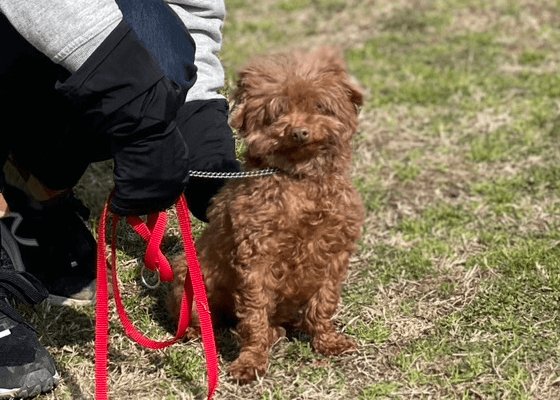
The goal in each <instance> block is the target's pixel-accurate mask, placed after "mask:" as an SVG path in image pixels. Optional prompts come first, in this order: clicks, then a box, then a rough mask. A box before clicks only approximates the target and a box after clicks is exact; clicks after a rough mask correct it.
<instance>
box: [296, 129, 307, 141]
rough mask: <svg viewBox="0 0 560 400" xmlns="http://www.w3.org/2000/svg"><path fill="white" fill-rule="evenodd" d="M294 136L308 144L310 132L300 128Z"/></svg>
mask: <svg viewBox="0 0 560 400" xmlns="http://www.w3.org/2000/svg"><path fill="white" fill-rule="evenodd" d="M292 135H293V137H294V139H295V140H298V141H300V142H306V141H307V139H308V138H309V131H308V130H307V129H306V128H298V129H294V130H293V132H292Z"/></svg>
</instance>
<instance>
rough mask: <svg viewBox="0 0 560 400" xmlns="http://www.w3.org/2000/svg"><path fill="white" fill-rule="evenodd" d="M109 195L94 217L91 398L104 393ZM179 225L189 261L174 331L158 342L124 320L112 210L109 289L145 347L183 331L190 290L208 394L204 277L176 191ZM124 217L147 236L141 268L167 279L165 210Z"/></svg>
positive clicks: (210, 352) (210, 336) (213, 362)
mask: <svg viewBox="0 0 560 400" xmlns="http://www.w3.org/2000/svg"><path fill="white" fill-rule="evenodd" d="M111 197H112V196H109V199H108V200H107V203H106V204H105V208H104V210H103V215H102V217H101V221H100V223H99V237H98V245H97V303H96V327H95V378H96V392H95V393H96V399H98V400H106V399H108V395H109V393H108V391H109V389H108V383H107V382H108V356H107V353H108V344H109V311H108V310H109V291H108V283H107V278H108V275H107V253H106V249H105V243H106V230H107V217H108V213H109V209H108V205H109V203H110V201H111ZM175 206H176V208H177V216H178V219H179V227H180V229H181V234H182V236H183V246H184V250H185V255H186V257H187V263H188V267H189V274H188V276H189V277H190V280H189V279H185V290H184V292H183V297H182V299H181V312H180V315H179V324H178V327H177V333H176V335H175V337H174V338H173V339H171V340H167V341H163V342H158V341H155V340H152V339H150V338H148V337H146V336H144V335H143V334H142V333H141V332H140V331H139V330H138V329H136V328H135V327H134V325H133V323H132V322H131V321H130V318H129V317H128V314H127V312H126V310H125V308H124V305H123V303H122V298H121V295H120V290H119V286H118V274H117V259H116V257H117V256H116V254H117V252H116V239H115V238H116V230H117V223H118V219H119V217H118V215H114V216H113V229H112V240H111V272H112V281H113V294H114V297H115V303H116V305H117V311H118V313H119V317H120V319H121V322H122V324H123V326H124V329H125V332H126V334H127V336H128V337H130V338H131V339H132V340H134V341H136V342H137V343H139V344H140V345H142V346H144V347H147V348H150V349H163V348H165V347H168V346H170V345H172V344H174V343H176V342H177V340H179V339H180V338H181V337H183V336H184V335H185V333H186V330H187V328H188V326H189V323H190V320H191V307H192V301H193V294H194V298H195V300H196V306H197V311H198V314H199V318H200V324H201V331H202V341H203V344H204V350H205V353H206V365H207V370H208V399H212V398H213V396H214V393H215V392H216V389H217V386H218V355H217V351H216V342H215V340H214V331H213V328H212V320H211V317H210V309H209V307H208V300H207V297H206V289H205V286H204V279H203V277H202V273H201V271H200V264H199V263H198V258H197V256H196V249H195V246H194V241H193V239H192V232H191V221H190V216H189V209H188V206H187V202H186V200H185V197H184V196H183V195H182V196H181V197H180V198H179V200H178V201H177V203H176V205H175ZM127 221H128V223H129V224H130V225H131V226H132V227H133V228H134V230H135V231H136V232H137V233H138V234H139V235H140V236H141V237H142V238H143V239H144V240H145V241H146V242H148V247H147V250H146V256H145V259H144V261H145V265H146V267H147V268H149V269H151V270H152V271H154V272H157V273H159V274H160V278H161V280H162V281H164V282H170V281H172V280H173V271H172V269H171V266H170V265H169V261H167V259H166V258H165V256H164V255H163V254H162V252H161V249H160V247H161V242H162V240H163V236H164V233H165V226H166V222H167V214H166V213H165V212H161V213H158V214H151V215H148V218H147V224H145V223H144V221H143V220H142V219H141V218H139V217H128V218H127Z"/></svg>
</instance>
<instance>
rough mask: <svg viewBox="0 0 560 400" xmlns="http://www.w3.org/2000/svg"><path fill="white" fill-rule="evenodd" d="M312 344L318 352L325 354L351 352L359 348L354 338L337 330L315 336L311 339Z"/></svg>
mask: <svg viewBox="0 0 560 400" xmlns="http://www.w3.org/2000/svg"><path fill="white" fill-rule="evenodd" d="M311 345H312V346H313V349H314V350H315V351H316V352H317V353H321V354H323V355H325V356H334V355H337V354H342V353H350V352H352V351H354V350H356V349H357V348H358V345H357V344H356V342H355V341H354V340H352V339H350V338H349V337H347V336H345V335H343V334H341V333H336V332H333V333H331V334H326V335H321V336H316V337H314V338H313V339H312V340H311Z"/></svg>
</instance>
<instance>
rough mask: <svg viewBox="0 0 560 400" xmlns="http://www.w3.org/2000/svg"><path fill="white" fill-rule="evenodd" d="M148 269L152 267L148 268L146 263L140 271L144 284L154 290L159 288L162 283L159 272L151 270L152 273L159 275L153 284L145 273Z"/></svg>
mask: <svg viewBox="0 0 560 400" xmlns="http://www.w3.org/2000/svg"><path fill="white" fill-rule="evenodd" d="M146 271H150V269H148V268H146V266H145V265H144V266H143V267H142V270H141V271H140V278H141V279H142V283H143V284H144V286H146V287H147V288H148V289H152V290H153V289H157V288H158V287H159V285H160V284H161V278H160V275H159V272H157V271H156V272H153V271H150V272H152V275H155V276H156V277H157V281H156V283H154V284H151V283H148V280H147V279H146V275H145V272H146ZM150 280H153V279H150Z"/></svg>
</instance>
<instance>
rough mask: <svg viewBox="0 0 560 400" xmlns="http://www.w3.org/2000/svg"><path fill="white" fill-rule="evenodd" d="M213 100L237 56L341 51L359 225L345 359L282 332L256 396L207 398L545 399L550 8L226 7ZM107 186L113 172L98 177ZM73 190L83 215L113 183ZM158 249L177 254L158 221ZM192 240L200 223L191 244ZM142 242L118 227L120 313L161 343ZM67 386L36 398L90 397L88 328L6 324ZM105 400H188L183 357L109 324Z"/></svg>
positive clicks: (191, 360) (187, 363) (162, 326)
mask: <svg viewBox="0 0 560 400" xmlns="http://www.w3.org/2000/svg"><path fill="white" fill-rule="evenodd" d="M227 6H228V16H227V19H226V23H225V25H224V48H223V51H222V52H221V53H220V57H221V59H222V62H223V64H224V67H225V69H226V88H225V89H224V93H226V94H229V93H232V91H233V90H234V89H235V81H236V78H237V70H238V68H239V67H240V66H242V65H243V64H245V63H246V62H248V61H249V60H250V59H251V58H252V57H254V56H257V55H261V54H269V53H275V52H278V51H282V50H289V49H293V48H299V47H303V48H312V47H315V46H317V45H320V44H333V45H336V46H339V47H340V48H341V49H342V50H343V52H344V55H345V58H346V60H347V63H348V68H349V70H350V71H351V73H352V74H353V75H354V76H355V78H356V79H357V80H358V81H359V82H360V84H361V86H362V87H363V88H364V91H365V105H364V107H363V109H362V112H361V115H360V122H361V128H360V132H359V133H358V135H356V140H355V143H354V149H355V151H354V158H353V164H354V169H353V171H352V179H353V182H354V184H355V186H356V187H357V189H358V191H359V192H360V194H361V197H362V199H363V202H364V206H365V209H366V219H365V226H364V230H363V237H362V238H361V239H360V241H359V243H358V247H359V249H358V252H357V254H356V255H355V256H354V258H353V260H352V266H351V271H350V273H349V276H348V280H347V282H346V283H345V285H344V287H343V293H342V300H341V304H340V308H339V312H338V314H337V315H336V316H335V318H334V322H335V324H336V326H337V328H338V329H339V330H342V331H344V332H345V333H346V334H348V335H349V336H351V337H353V338H354V339H355V340H356V341H357V343H358V350H357V352H356V353H355V354H352V355H351V354H348V355H342V356H339V357H324V356H321V355H318V354H315V353H313V351H312V350H311V346H310V343H309V337H307V336H306V335H304V334H302V333H301V332H298V331H295V332H290V335H289V337H288V338H287V339H282V340H280V341H279V342H278V343H277V344H276V345H275V346H274V348H273V349H272V352H271V354H270V368H269V371H268V372H267V374H266V375H265V376H264V377H262V378H261V379H259V380H258V381H257V382H255V383H252V384H249V385H238V384H237V383H236V382H233V381H231V379H229V378H228V376H227V374H226V369H227V366H228V365H229V363H230V362H231V361H233V360H234V359H235V357H236V354H237V347H236V345H235V336H234V334H233V333H231V332H229V331H223V332H220V335H219V339H220V343H221V353H220V354H221V359H220V378H221V382H222V383H221V387H220V390H219V392H218V394H217V396H216V399H234V398H243V399H248V400H264V399H266V400H273V399H274V400H299V399H301V400H303V399H306V400H307V399H321V400H334V399H337V400H338V399H358V400H373V399H376V400H377V399H384V400H385V399H391V400H392V399H395V400H396V399H399V400H400V399H418V400H420V399H437V400H440V399H442V400H443V399H445V400H471V399H496V400H498V399H500V400H501V399H514V400H549V399H555V398H560V385H559V384H558V382H560V368H559V367H558V366H559V365H560V347H559V346H558V343H559V342H560V244H559V243H560V162H559V161H560V148H559V147H558V143H559V139H560V115H559V114H560V107H559V103H558V98H560V75H559V74H558V70H559V66H560V56H559V54H560V24H559V23H558V19H557V18H556V16H557V15H560V2H559V1H556V0H543V1H540V2H532V1H529V0H496V1H482V0H449V1H444V0H436V1H431V2H418V1H412V0H405V1H400V2H394V1H389V0H382V1H370V0H367V1H358V0H350V1H340V0H304V1H295V0H278V1H277V0H274V1H261V2H243V1H239V0H235V1H232V2H227ZM108 171H109V172H108ZM89 173H90V174H92V176H93V178H94V179H91V180H90V182H89V183H88V182H87V179H86V181H84V182H83V183H81V186H80V187H79V190H78V191H79V193H80V196H81V197H82V198H84V200H85V201H86V203H87V204H88V206H90V207H91V208H92V210H93V212H94V217H93V218H92V223H93V225H94V226H95V216H97V215H98V214H99V210H100V202H101V200H100V199H104V198H105V197H106V186H108V184H105V186H103V185H101V186H102V187H98V186H99V182H106V181H107V177H109V180H110V168H108V167H107V165H105V166H103V165H102V166H94V167H93V169H92V170H90V172H89ZM171 222H172V228H171V230H170V236H174V237H175V238H170V239H169V240H168V241H167V242H166V250H168V251H169V253H171V254H174V253H176V252H178V251H179V250H180V244H179V242H178V240H177V238H176V237H177V235H178V228H177V224H176V221H175V220H173V219H172V221H171ZM203 229H204V225H203V224H202V223H198V222H197V223H196V225H195V235H197V236H198V235H199V234H200V232H201V231H202V230H203ZM144 246H145V245H144V244H143V243H142V241H141V240H139V239H137V238H135V237H134V235H132V234H131V232H130V231H129V230H127V229H125V228H124V227H121V228H120V229H119V251H118V256H119V261H120V264H121V267H120V271H121V281H122V287H123V291H124V293H125V302H126V304H127V307H128V309H129V312H130V314H131V316H132V318H133V319H134V321H135V323H136V324H137V325H138V327H139V328H140V329H142V330H143V331H145V332H147V333H148V334H149V335H150V336H153V337H156V338H169V337H171V335H172V334H173V331H174V326H173V323H172V321H171V319H170V318H169V317H168V316H167V314H166V311H165V304H164V298H165V295H166V291H167V288H166V286H165V285H163V286H162V287H160V288H158V289H157V290H155V291H149V290H146V289H143V288H142V286H141V285H140V284H139V279H138V272H139V270H140V268H141V263H142V255H143V249H144ZM22 312H23V313H24V315H26V317H27V318H28V319H29V320H30V322H31V323H33V324H34V325H36V326H37V327H38V329H39V332H40V338H41V341H42V342H43V343H44V344H45V345H46V346H47V347H48V349H49V350H50V351H51V353H52V354H53V356H54V358H55V359H56V361H57V363H58V365H59V370H60V372H61V375H62V377H63V380H62V383H61V385H60V387H59V388H58V390H57V391H56V392H54V393H53V394H48V395H45V396H41V397H40V398H42V399H59V398H60V399H65V398H67V399H72V398H92V396H93V388H94V382H93V376H92V374H93V351H94V331H93V322H92V321H93V320H94V317H95V316H94V311H93V310H92V309H90V308H86V309H77V308H69V309H61V308H57V307H49V306H42V307H39V308H38V309H37V312H36V313H33V312H32V311H29V310H27V309H26V308H23V309H22ZM111 329H112V330H111V332H112V335H113V336H112V339H111V364H110V374H111V378H112V380H113V381H112V383H111V390H112V393H113V394H114V397H115V398H119V399H121V398H122V399H140V398H150V399H152V398H153V399H200V398H204V393H205V391H206V381H205V371H204V368H205V366H204V359H203V349H202V345H201V343H200V342H199V341H195V342H186V343H180V344H178V345H176V346H174V347H172V348H171V349H168V350H166V351H158V352H148V351H146V350H143V349H141V348H140V347H138V346H136V345H134V344H131V343H130V341H129V340H128V339H127V338H126V337H125V335H124V334H123V333H122V330H121V329H120V328H119V323H118V320H117V319H116V317H115V315H114V314H113V316H112V320H111Z"/></svg>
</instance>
